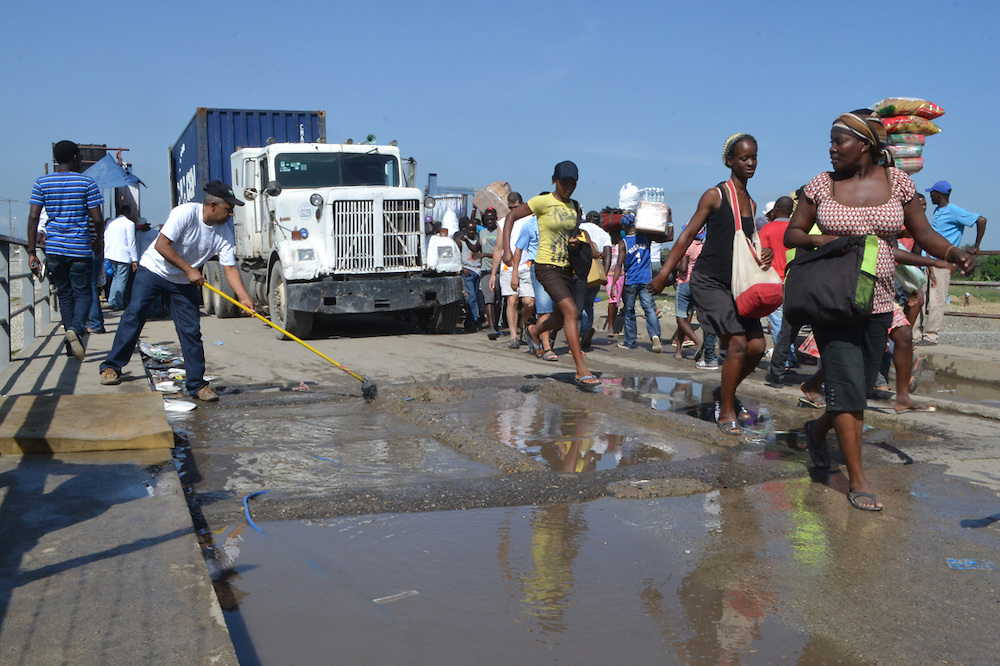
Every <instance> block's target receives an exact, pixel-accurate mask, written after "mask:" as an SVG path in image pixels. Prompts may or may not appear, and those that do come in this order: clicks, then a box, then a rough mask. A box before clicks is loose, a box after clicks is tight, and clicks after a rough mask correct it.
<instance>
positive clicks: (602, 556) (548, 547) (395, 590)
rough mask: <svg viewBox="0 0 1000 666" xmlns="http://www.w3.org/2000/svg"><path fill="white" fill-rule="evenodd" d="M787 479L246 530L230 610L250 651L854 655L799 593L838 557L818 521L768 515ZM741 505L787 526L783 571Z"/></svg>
mask: <svg viewBox="0 0 1000 666" xmlns="http://www.w3.org/2000/svg"><path fill="white" fill-rule="evenodd" d="M788 492H789V490H788V489H787V488H785V487H784V486H783V485H782V486H776V487H773V488H760V489H755V490H754V491H746V492H739V493H731V494H730V495H729V497H728V498H724V497H723V496H722V495H720V494H719V493H717V492H716V493H710V494H707V495H699V496H695V497H689V498H674V499H661V500H653V501H630V502H622V501H615V500H600V501H597V502H592V503H588V504H575V505H571V504H556V505H551V506H533V507H516V508H507V509H485V510H474V511H461V512H450V511H449V512H437V513H429V514H420V515H414V514H404V515H383V516H356V517H351V518H343V519H336V520H326V521H319V522H312V523H305V522H294V523H268V524H262V525H261V526H260V527H261V529H262V530H263V531H264V532H265V533H266V535H267V536H264V535H262V534H258V533H256V532H254V531H252V530H251V529H249V528H244V529H243V530H242V532H241V533H240V534H238V535H237V536H232V534H233V533H232V531H229V532H228V535H229V536H230V537H231V538H229V539H228V541H226V543H227V544H228V549H227V552H228V553H229V554H230V556H232V557H235V561H234V562H233V568H234V573H235V575H234V576H232V577H231V578H230V581H229V585H230V588H231V589H232V591H233V597H232V599H233V605H234V606H238V610H232V612H230V613H227V621H228V622H229V625H230V630H231V633H232V634H233V639H234V641H235V644H236V648H237V654H238V656H239V658H240V663H242V664H257V663H261V664H270V663H296V664H322V663H332V662H338V663H400V664H402V663H408V664H470V663H491V664H495V663H529V664H534V663H556V662H558V663H570V664H573V663H581V664H582V663H587V664H596V663H621V662H622V661H623V660H624V659H628V660H629V661H632V660H637V659H647V660H650V662H651V663H665V662H666V663H684V664H700V663H704V664H719V663H758V664H770V663H777V662H779V661H782V662H788V663H834V662H836V663H853V662H852V660H850V659H847V658H846V655H843V654H839V653H838V652H837V651H836V650H835V649H834V648H833V646H832V645H831V644H830V642H829V641H827V640H824V639H822V638H817V637H813V636H811V635H810V634H809V633H808V632H805V631H803V626H802V625H803V621H804V616H803V613H805V612H808V609H805V608H797V607H796V605H795V604H794V603H792V601H793V600H792V597H790V596H786V589H787V588H788V584H789V582H790V581H792V580H795V579H798V580H800V581H802V582H808V581H809V580H812V579H815V578H817V577H821V576H823V575H825V573H824V572H825V571H826V570H827V568H828V567H829V566H830V565H831V555H832V554H831V552H830V549H829V548H830V546H829V543H827V541H826V539H825V538H824V535H823V534H822V531H820V530H816V529H815V528H816V527H817V526H816V525H815V523H816V521H815V519H814V518H811V517H809V516H808V515H803V514H801V512H800V513H799V514H798V515H797V516H796V515H788V514H787V513H786V514H784V515H783V517H782V518H781V519H780V520H779V521H777V522H775V521H774V520H771V519H769V518H767V506H766V505H768V504H770V503H774V502H778V503H782V504H787V503H788V502H789V501H790V500H792V499H795V498H790V497H789V496H788V494H787V493H788ZM795 492H796V493H797V495H798V500H801V495H802V493H803V488H802V487H799V488H797V489H795ZM737 503H743V504H744V505H745V506H744V508H735V505H736V504H737ZM727 504H730V505H732V506H730V507H729V508H728V509H726V508H724V507H725V505H727ZM730 511H732V512H733V513H732V515H730V513H729V512H730ZM741 516H750V517H752V518H753V519H754V521H756V522H757V523H758V524H757V528H758V529H759V528H760V527H761V526H762V525H761V523H762V522H763V521H765V519H766V522H767V523H768V524H769V526H770V527H771V528H780V529H782V530H784V531H785V532H786V534H785V535H784V536H783V539H782V543H783V544H784V547H783V548H781V549H776V550H774V551H773V552H770V555H771V556H773V557H775V558H780V559H781V560H782V564H783V565H784V566H786V567H787V569H786V570H785V571H784V573H783V576H782V578H778V577H774V576H773V575H772V574H770V573H767V572H764V571H762V570H761V567H760V566H758V565H756V564H753V563H752V562H750V563H747V562H745V561H744V559H743V558H745V557H746V556H747V555H750V554H752V552H753V549H754V548H758V547H760V548H765V547H767V546H768V544H765V543H764V542H763V540H762V539H761V537H760V536H759V535H758V536H756V537H754V540H752V541H750V542H747V543H745V544H744V545H742V546H740V547H737V548H735V549H732V547H733V546H734V545H736V544H735V543H734V540H737V539H738V534H739V532H740V531H741V530H742V529H743V528H742V527H741V526H740V525H739V524H738V522H737V519H738V518H739V517H741ZM810 524H811V525H812V529H811V528H810V527H809V525H810ZM220 541H225V537H222V538H220ZM737 562H742V563H741V564H740V565H739V566H735V565H736V563H737ZM279 569H280V570H281V571H282V572H283V575H282V576H281V577H280V578H276V577H275V571H276V570H279Z"/></svg>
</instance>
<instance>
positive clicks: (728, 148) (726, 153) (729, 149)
mask: <svg viewBox="0 0 1000 666" xmlns="http://www.w3.org/2000/svg"><path fill="white" fill-rule="evenodd" d="M744 139H746V140H747V141H750V142H752V143H753V145H755V146H756V145H757V139H755V138H753V136H751V135H749V134H747V133H746V132H739V133H737V134H732V135H730V137H729V138H728V139H726V142H725V143H724V144H722V163H723V164H725V165H726V166H730V164H729V158H730V157H732V156H733V151H734V150H736V144H738V143H739V142H740V141H743V140H744Z"/></svg>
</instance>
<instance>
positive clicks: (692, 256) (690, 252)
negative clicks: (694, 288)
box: [677, 241, 705, 284]
mask: <svg viewBox="0 0 1000 666" xmlns="http://www.w3.org/2000/svg"><path fill="white" fill-rule="evenodd" d="M703 247H705V244H704V243H701V242H699V241H691V244H690V245H688V249H687V251H686V252H685V253H684V256H685V257H687V258H688V265H687V271H685V272H684V275H681V276H678V278H677V284H684V283H685V282H687V281H688V280H690V279H691V271H692V270H693V269H694V265H695V263H696V262H697V261H698V257H699V256H700V255H701V249H702V248H703Z"/></svg>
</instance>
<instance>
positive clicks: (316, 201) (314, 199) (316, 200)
mask: <svg viewBox="0 0 1000 666" xmlns="http://www.w3.org/2000/svg"><path fill="white" fill-rule="evenodd" d="M309 203H311V204H312V205H313V206H316V208H319V207H320V206H322V205H323V197H322V196H320V195H318V194H314V195H312V196H311V197H309Z"/></svg>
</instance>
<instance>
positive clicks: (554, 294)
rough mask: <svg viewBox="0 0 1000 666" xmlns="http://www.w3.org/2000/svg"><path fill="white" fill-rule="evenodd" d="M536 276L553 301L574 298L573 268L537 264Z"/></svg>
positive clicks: (554, 302)
mask: <svg viewBox="0 0 1000 666" xmlns="http://www.w3.org/2000/svg"><path fill="white" fill-rule="evenodd" d="M535 277H536V278H537V279H538V282H539V283H540V284H541V285H542V287H543V288H544V289H545V291H546V293H548V295H549V297H551V298H552V303H553V304H556V303H558V302H559V301H561V300H563V299H566V298H569V299H571V300H572V298H573V270H572V269H571V268H570V267H569V266H566V267H565V268H562V267H560V266H552V265H551V264H538V263H536V264H535Z"/></svg>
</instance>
